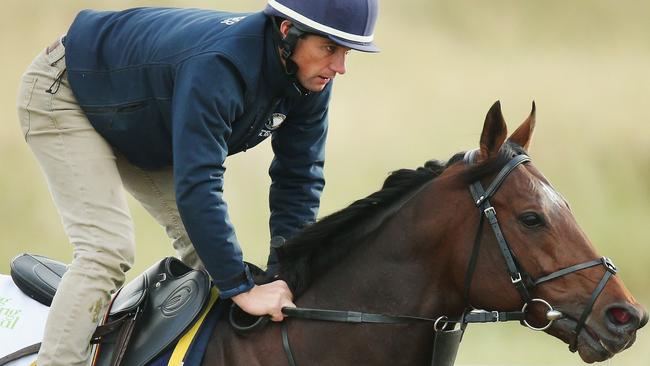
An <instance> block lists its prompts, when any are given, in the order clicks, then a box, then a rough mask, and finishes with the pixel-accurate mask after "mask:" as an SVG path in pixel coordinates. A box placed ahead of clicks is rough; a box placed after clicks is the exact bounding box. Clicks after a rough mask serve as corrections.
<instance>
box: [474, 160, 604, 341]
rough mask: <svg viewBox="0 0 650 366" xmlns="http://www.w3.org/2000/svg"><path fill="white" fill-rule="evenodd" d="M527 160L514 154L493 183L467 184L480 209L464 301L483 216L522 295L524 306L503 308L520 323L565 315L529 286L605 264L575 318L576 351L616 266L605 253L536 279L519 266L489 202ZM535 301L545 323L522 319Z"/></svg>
mask: <svg viewBox="0 0 650 366" xmlns="http://www.w3.org/2000/svg"><path fill="white" fill-rule="evenodd" d="M476 153H477V150H472V151H469V152H467V153H466V154H465V158H464V161H465V163H466V164H472V163H473V162H474V159H475V156H476ZM530 160H531V159H530V157H529V156H528V155H526V154H523V153H519V154H515V155H514V156H513V157H512V158H511V159H510V160H509V161H508V163H506V165H505V166H504V167H503V168H501V171H500V172H499V173H498V174H497V175H496V176H495V178H494V180H493V181H492V183H490V185H489V186H488V188H487V189H483V186H482V185H481V182H480V181H476V182H474V183H472V184H471V185H470V188H469V190H470V193H471V195H472V199H473V200H474V204H475V205H476V207H477V208H478V209H479V211H480V212H481V216H480V219H479V225H478V230H477V232H476V237H475V241H474V248H473V249H472V254H471V256H470V261H469V265H468V267H467V273H466V276H465V290H464V296H465V302H466V304H468V305H469V291H470V287H471V282H472V278H473V274H474V270H475V268H476V261H477V259H478V252H479V248H480V245H481V237H482V235H481V232H482V228H483V223H484V220H485V219H487V221H488V222H489V223H490V227H491V228H492V231H493V233H494V236H495V238H496V241H497V244H498V246H499V250H500V252H501V254H502V256H503V259H504V260H505V263H506V270H507V271H508V275H509V276H510V281H511V282H512V284H513V285H514V286H515V288H516V289H517V292H518V293H519V296H520V297H521V300H522V302H523V304H524V305H523V307H522V308H521V311H519V312H506V313H505V315H506V316H507V317H512V318H513V320H514V319H518V318H520V317H521V319H520V321H521V322H522V324H523V325H525V326H526V327H528V328H530V329H532V330H537V331H542V330H546V329H548V328H549V327H550V326H551V324H553V321H555V320H557V319H560V318H562V317H564V315H563V314H562V313H561V312H559V311H557V310H555V309H554V308H553V307H552V306H551V305H550V304H549V303H548V302H547V301H546V300H543V299H537V298H532V297H531V296H530V290H531V289H532V288H534V287H536V286H538V285H540V284H542V283H546V282H549V281H551V280H554V279H557V278H560V277H563V276H566V275H568V274H571V273H574V272H578V271H581V270H583V269H587V268H591V267H594V266H598V265H602V266H603V267H604V268H605V273H604V274H603V277H602V278H601V280H600V282H599V283H598V285H597V286H596V288H595V289H594V291H593V292H592V294H591V297H590V298H589V301H588V302H587V305H586V306H585V308H584V309H583V311H582V314H581V315H580V318H579V319H578V320H577V322H576V327H575V328H574V329H573V334H574V338H573V341H572V342H571V344H570V345H569V349H570V350H571V352H575V351H576V350H577V345H578V336H579V335H580V332H581V331H582V330H583V329H584V326H585V322H586V320H587V317H588V316H589V314H591V311H592V310H593V306H594V304H595V302H596V299H597V298H598V296H599V295H600V294H601V293H602V291H603V289H604V288H605V285H606V284H607V282H608V281H609V279H610V278H611V277H612V275H614V274H616V271H617V268H616V266H615V265H614V263H613V262H612V260H611V259H609V258H607V257H601V258H598V259H594V260H591V261H587V262H584V263H580V264H575V265H572V266H569V267H566V268H563V269H560V270H557V271H555V272H552V273H550V274H547V275H544V276H541V277H539V278H537V279H532V278H531V277H530V276H529V275H527V274H526V272H525V271H523V270H521V269H520V265H518V264H517V261H516V260H515V256H514V254H513V252H512V249H511V248H510V246H509V245H508V242H507V241H506V239H505V237H504V235H503V232H502V230H501V227H500V226H499V222H498V220H497V215H496V210H495V208H494V207H493V206H492V204H491V203H490V198H491V197H492V196H494V194H495V193H496V192H497V191H498V189H499V187H501V184H502V183H503V182H504V180H505V179H506V178H507V177H508V175H510V173H512V171H513V170H515V168H517V167H518V166H519V165H521V164H524V163H526V162H529V161H530ZM522 273H524V274H525V275H524V276H522ZM524 279H526V281H525V280H524ZM535 302H537V303H541V304H543V305H545V306H546V307H547V308H548V311H547V313H546V318H547V320H548V323H547V324H546V325H545V326H543V327H534V326H532V325H530V324H529V323H528V322H527V321H526V319H525V313H526V309H528V307H529V306H531V305H532V304H533V303H535Z"/></svg>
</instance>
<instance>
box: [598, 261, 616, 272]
mask: <svg viewBox="0 0 650 366" xmlns="http://www.w3.org/2000/svg"><path fill="white" fill-rule="evenodd" d="M601 259H602V261H603V266H605V269H606V270H608V271H610V272H612V274H616V272H618V268H616V265H615V264H614V262H613V261H612V259H611V258H609V257H602V258H601Z"/></svg>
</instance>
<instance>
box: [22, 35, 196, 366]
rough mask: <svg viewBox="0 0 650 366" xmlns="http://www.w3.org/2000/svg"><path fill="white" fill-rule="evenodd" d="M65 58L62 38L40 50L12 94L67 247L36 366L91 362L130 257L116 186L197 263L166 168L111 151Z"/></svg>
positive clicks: (129, 230)
mask: <svg viewBox="0 0 650 366" xmlns="http://www.w3.org/2000/svg"><path fill="white" fill-rule="evenodd" d="M64 56H65V49H64V46H63V45H62V44H60V42H59V43H56V42H55V43H54V44H53V45H52V46H50V47H48V49H47V50H46V51H44V52H42V53H41V54H40V55H38V56H37V57H36V59H35V60H34V61H33V62H32V64H31V65H30V66H29V68H28V69H27V71H26V72H25V74H24V75H23V77H22V81H21V85H20V90H19V93H18V115H19V120H20V125H21V127H22V132H23V134H24V136H25V140H26V141H27V143H28V144H29V147H30V148H31V150H32V152H33V153H34V155H35V157H36V159H37V160H38V162H39V164H40V166H41V169H42V170H43V173H44V175H45V177H46V178H47V183H48V187H49V190H50V192H51V194H52V198H53V200H54V202H55V204H56V207H57V209H58V212H59V214H60V216H61V220H62V223H63V227H64V230H65V232H66V234H67V235H68V238H69V239H70V243H71V244H72V247H73V259H72V263H70V266H69V268H68V271H67V272H66V274H65V276H63V280H62V281H61V284H60V286H59V288H58V291H57V293H56V296H55V297H54V301H53V303H52V307H51V310H50V314H49V317H48V320H47V323H46V326H45V334H44V337H43V343H42V346H41V350H40V352H39V354H38V359H37V364H38V365H39V366H52V365H61V366H77V365H80V366H81V365H84V366H85V365H88V364H89V362H90V357H91V347H90V346H89V341H90V337H91V335H92V333H93V332H94V330H95V327H96V325H97V323H98V322H99V321H101V320H102V318H103V316H104V313H105V312H106V309H107V306H108V303H109V300H110V296H111V294H112V293H114V292H115V291H116V290H117V289H118V288H119V287H120V286H122V284H123V283H124V279H125V272H126V271H128V270H129V268H131V266H132V265H133V262H134V255H135V243H134V235H133V223H132V220H131V215H130V212H129V208H128V206H127V202H126V197H125V194H124V190H123V188H122V187H125V188H126V189H127V190H128V191H129V192H130V193H131V194H132V195H133V196H134V197H135V198H136V199H137V200H139V201H140V202H141V203H142V205H143V206H144V207H145V208H146V209H147V211H149V213H150V214H151V215H152V216H153V217H154V218H155V219H156V220H157V221H158V222H159V223H160V224H161V225H162V226H163V227H164V228H165V230H166V231H167V235H168V236H169V237H170V238H171V239H172V242H173V245H174V248H175V249H176V251H177V253H178V255H179V257H180V258H181V259H182V260H183V261H184V262H185V263H187V264H189V265H190V266H193V267H195V268H197V267H200V266H201V264H200V261H199V260H198V257H197V256H196V253H195V252H194V249H193V247H192V245H191V243H190V241H189V239H188V237H187V233H186V232H185V228H184V227H183V224H182V222H181V220H180V217H179V215H178V209H177V208H176V201H175V198H174V190H173V179H172V169H171V167H170V168H169V169H164V170H160V171H144V170H142V169H139V168H137V167H135V166H133V165H131V164H129V163H128V162H127V161H126V160H125V159H124V158H123V157H122V156H120V155H119V154H116V153H115V152H114V151H113V149H112V148H111V146H110V145H109V144H108V143H107V142H106V141H105V140H104V139H103V138H102V137H101V136H100V135H99V134H98V133H97V132H96V131H95V130H94V129H93V127H92V126H91V125H90V122H89V121H88V119H87V118H86V116H85V115H84V113H83V112H82V110H81V109H80V107H79V105H78V103H77V101H76V99H75V97H74V96H73V94H72V91H71V89H70V85H69V84H68V80H67V77H66V73H65V67H66V66H65V57H64ZM53 245H54V243H53Z"/></svg>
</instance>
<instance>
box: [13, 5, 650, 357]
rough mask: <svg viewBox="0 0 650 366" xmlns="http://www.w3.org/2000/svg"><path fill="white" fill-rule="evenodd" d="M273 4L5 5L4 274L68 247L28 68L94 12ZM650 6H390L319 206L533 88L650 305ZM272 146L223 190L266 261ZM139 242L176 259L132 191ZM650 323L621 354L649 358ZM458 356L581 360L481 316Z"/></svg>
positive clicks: (252, 256) (340, 96) (437, 152)
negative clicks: (20, 108)
mask: <svg viewBox="0 0 650 366" xmlns="http://www.w3.org/2000/svg"><path fill="white" fill-rule="evenodd" d="M264 3H265V1H263V0H247V1H241V0H240V1H216V0H215V1H198V0H187V1H162V0H161V1H157V2H154V1H65V2H63V1H35V0H23V1H15V0H10V1H4V2H3V8H4V9H3V11H2V15H1V16H0V17H1V18H0V20H1V21H0V37H1V38H0V39H1V42H0V47H1V48H2V54H3V55H4V56H3V57H2V60H1V61H0V62H1V63H2V67H1V68H0V80H1V82H2V85H3V88H2V90H1V91H0V93H1V94H0V113H1V115H0V116H1V117H0V121H1V122H0V166H1V167H2V172H1V173H0V174H1V178H0V205H1V207H2V210H0V245H1V247H0V273H8V272H9V267H8V263H9V260H10V259H11V258H12V257H13V256H15V255H17V254H19V253H21V252H31V253H38V254H42V255H47V256H51V257H53V258H56V259H59V260H62V261H66V262H67V261H69V260H70V258H71V248H70V247H69V245H68V244H67V240H66V237H65V235H64V233H63V231H62V229H61V225H60V222H59V219H58V216H57V213H56V210H55V208H54V206H53V205H52V203H51V200H50V197H49V193H48V191H47V187H46V184H45V182H44V179H43V177H42V175H41V172H40V171H39V168H38V166H37V164H36V162H35V160H34V159H33V157H32V156H31V153H30V151H29V150H28V148H27V146H26V145H25V143H24V141H23V138H22V136H21V133H20V129H19V127H18V122H17V118H16V113H15V98H16V97H15V95H16V90H17V87H18V82H19V78H20V75H21V73H22V72H23V70H24V69H25V68H26V66H27V65H28V64H29V62H30V61H31V59H32V58H33V57H34V56H35V55H36V54H37V53H38V52H39V51H40V50H41V49H42V48H44V47H45V46H46V45H48V44H49V43H50V42H51V41H53V40H54V39H55V37H57V36H59V35H61V34H63V33H64V32H65V31H66V29H67V27H68V25H69V24H70V22H71V21H72V19H73V17H74V15H75V14H76V12H77V11H79V10H81V9H83V8H96V9H122V8H128V7H133V6H140V5H161V6H183V7H204V8H213V9H223V10H232V11H253V10H257V9H261V8H262V7H263V5H264ZM649 16H650V3H649V2H644V1H632V0H629V1H613V0H611V1H606V0H572V1H558V0H545V1H541V0H537V1H533V0H528V1H517V0H493V1H480V0H474V1H472V0H456V1H451V0H445V1H434V0H402V1H388V0H384V1H383V3H382V10H381V15H380V20H379V23H378V27H377V34H376V39H377V43H378V44H379V45H380V46H381V47H382V50H383V52H382V53H380V54H377V55H368V54H361V53H352V54H351V55H350V57H349V62H348V73H347V74H346V75H344V76H343V77H340V78H337V81H336V88H335V95H334V99H333V101H332V106H331V118H330V122H331V128H330V135H329V140H328V151H327V164H326V178H327V181H328V184H327V187H326V190H325V194H324V195H323V199H322V208H321V216H322V215H325V214H328V213H331V212H333V211H335V210H338V209H340V208H343V207H344V206H346V205H347V204H349V203H350V202H352V201H353V200H355V199H357V198H360V197H362V196H364V195H367V194H369V193H371V192H373V191H375V190H376V189H378V188H379V187H380V185H381V182H382V181H383V179H384V178H385V177H386V175H387V174H388V172H390V171H392V170H395V169H399V168H406V167H409V168H413V167H416V166H419V165H421V164H422V163H423V162H424V161H425V160H427V159H431V158H438V159H447V158H449V157H450V156H451V155H452V154H453V153H455V152H457V151H461V150H467V149H471V148H474V147H476V146H477V144H478V139H479V135H480V131H481V126H482V123H483V118H484V116H485V113H486V112H487V110H488V108H489V107H490V105H491V104H492V103H493V102H494V101H495V100H501V102H502V106H503V109H504V114H505V117H506V120H507V121H509V125H510V128H511V130H513V129H514V128H516V127H517V126H518V124H519V123H520V122H521V121H523V120H524V118H525V117H526V116H527V115H528V113H529V111H530V103H531V101H532V100H535V101H536V103H537V107H538V113H537V121H538V124H537V130H536V132H535V139H534V141H533V146H532V148H531V154H532V156H533V158H534V161H535V164H536V165H537V166H538V167H539V168H540V170H541V171H542V172H544V173H545V175H546V176H547V177H548V178H549V179H550V180H551V181H552V182H553V183H554V185H555V186H556V188H557V189H558V190H559V191H560V192H562V193H563V195H564V196H565V197H566V198H567V199H568V201H569V202H570V203H571V205H572V208H573V211H574V214H575V216H576V217H577V219H578V221H579V223H580V224H581V225H582V227H583V229H584V230H585V231H586V232H587V233H588V235H589V236H590V238H591V240H592V241H593V242H594V244H595V245H596V246H597V248H598V250H599V252H600V253H602V254H603V255H608V256H611V257H612V258H613V259H614V260H615V262H616V264H617V265H618V266H619V268H620V269H621V271H620V276H621V277H622V279H623V280H624V281H625V283H626V285H627V286H628V288H629V289H630V290H631V291H632V293H634V294H635V296H636V297H637V298H638V299H639V301H640V302H642V303H644V304H650V290H649V289H648V283H649V282H648V278H650V266H649V265H648V264H647V262H648V260H649V259H650V247H649V246H650V243H649V240H648V239H649V238H650V235H649V233H648V231H649V230H650V210H649V209H648V207H649V206H650V126H649V122H650V121H649V118H648V117H649V116H650V112H649V107H648V101H649V98H650V72H649V71H648V67H649V66H650V37H649V34H650V23H649V22H648V21H647V19H648V17H649ZM270 160H271V152H270V146H269V144H268V143H265V144H264V145H263V146H261V147H259V148H257V149H255V150H252V151H250V152H247V153H246V154H240V155H239V156H235V157H232V158H230V159H229V160H228V162H227V168H228V172H227V174H226V177H227V178H226V188H225V190H226V198H227V200H228V202H229V204H230V213H231V217H232V220H233V222H234V223H235V225H236V227H237V229H238V236H239V239H240V241H241V242H242V245H243V247H244V253H245V256H246V259H247V260H249V261H252V262H255V263H258V264H263V263H264V262H265V257H266V254H267V243H268V240H269V237H268V229H267V227H268V225H267V220H268V208H267V207H268V205H267V186H268V181H269V179H268V176H267V173H266V170H267V167H268V164H269V162H270ZM131 203H132V205H131V207H132V211H133V215H134V219H135V222H136V230H137V231H136V233H137V240H138V252H137V262H136V267H135V269H134V270H132V271H131V272H130V273H129V278H132V277H133V276H134V275H135V274H137V273H139V272H140V271H142V270H144V269H145V268H147V267H148V266H149V265H150V264H151V263H152V262H154V261H155V260H157V259H159V258H161V257H163V256H166V255H172V254H173V251H172V249H171V245H170V243H169V241H168V240H167V238H166V237H165V235H164V232H163V230H162V229H161V228H159V227H158V226H157V224H156V223H155V222H154V221H153V220H152V219H151V218H150V217H149V216H148V215H147V214H146V213H145V212H144V210H143V209H142V208H141V207H140V206H139V205H138V204H137V202H135V201H132V202H131ZM649 360H650V333H649V332H648V331H647V330H646V331H641V332H640V333H639V336H638V339H637V343H636V345H635V346H634V347H633V348H632V349H630V350H628V351H626V352H624V353H623V354H621V355H619V356H617V357H615V358H614V359H613V360H612V361H611V362H610V363H609V364H611V365H620V366H622V365H629V366H632V365H635V366H636V365H648V364H650V361H649ZM457 364H461V365H479V364H480V365H563V366H564V365H579V364H581V361H580V359H579V357H578V356H577V355H574V354H571V353H569V351H568V350H567V349H566V346H565V345H564V344H562V343H561V342H559V341H558V340H556V339H554V338H552V337H550V336H548V335H546V334H543V333H542V334H538V333H533V332H531V331H528V330H526V329H524V328H523V327H520V326H518V325H479V326H472V327H470V329H469V332H468V333H467V335H466V337H465V340H464V342H463V344H462V346H461V351H460V354H459V358H458V362H457Z"/></svg>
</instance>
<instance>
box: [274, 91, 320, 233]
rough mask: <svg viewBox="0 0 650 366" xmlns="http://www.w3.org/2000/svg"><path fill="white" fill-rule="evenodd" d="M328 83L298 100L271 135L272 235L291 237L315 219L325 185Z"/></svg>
mask: <svg viewBox="0 0 650 366" xmlns="http://www.w3.org/2000/svg"><path fill="white" fill-rule="evenodd" d="M330 93H331V83H330V85H328V86H327V87H326V88H325V90H323V91H322V92H320V93H314V94H311V95H309V96H307V97H303V98H302V99H300V100H298V101H297V102H296V104H295V105H294V107H293V108H292V109H291V111H290V112H289V115H288V116H287V120H286V121H285V122H284V124H283V125H282V126H281V127H280V128H279V129H278V130H277V131H276V132H275V133H274V134H273V137H272V140H271V145H272V147H273V152H274V154H275V156H274V158H273V161H272V162H271V167H270V169H269V175H270V176H271V188H270V193H269V205H270V209H271V216H270V222H269V224H270V229H271V237H276V236H282V237H284V238H287V239H288V238H291V237H292V236H294V235H295V234H296V233H297V232H298V231H299V230H300V229H301V228H302V227H304V226H305V225H307V224H311V223H313V222H314V221H315V220H316V216H317V215H318V208H319V206H320V197H321V193H322V192H323V188H324V186H325V179H324V176H323V166H324V163H325V140H326V137H327V123H328V121H327V112H328V103H329V99H330Z"/></svg>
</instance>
